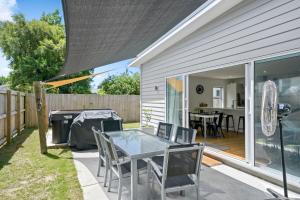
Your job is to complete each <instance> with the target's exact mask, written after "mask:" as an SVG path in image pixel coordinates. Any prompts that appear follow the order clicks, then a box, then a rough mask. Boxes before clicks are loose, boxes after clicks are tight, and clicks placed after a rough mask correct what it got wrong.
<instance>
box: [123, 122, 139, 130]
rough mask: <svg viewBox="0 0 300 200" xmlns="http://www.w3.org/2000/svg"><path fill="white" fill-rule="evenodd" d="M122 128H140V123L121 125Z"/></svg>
mask: <svg viewBox="0 0 300 200" xmlns="http://www.w3.org/2000/svg"><path fill="white" fill-rule="evenodd" d="M123 128H124V129H130V128H140V122H130V123H124V124H123Z"/></svg>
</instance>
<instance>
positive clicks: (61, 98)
mask: <svg viewBox="0 0 300 200" xmlns="http://www.w3.org/2000/svg"><path fill="white" fill-rule="evenodd" d="M46 99H47V100H46V101H47V109H48V111H51V110H82V109H103V108H111V109H113V110H115V111H116V112H117V113H118V114H119V115H120V116H121V117H122V118H123V120H124V122H136V121H139V120H140V96H139V95H105V96H100V95H97V94H47V95H46ZM26 126H27V127H35V126H37V117H36V110H35V101H34V95H33V94H26Z"/></svg>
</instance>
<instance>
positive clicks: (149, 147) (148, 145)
mask: <svg viewBox="0 0 300 200" xmlns="http://www.w3.org/2000/svg"><path fill="white" fill-rule="evenodd" d="M106 134H107V135H109V136H110V137H111V138H112V140H113V142H114V144H115V145H116V146H118V147H119V148H120V149H122V150H123V151H124V152H125V153H126V154H127V155H128V156H129V157H130V158H132V159H142V158H149V157H153V156H156V155H160V154H163V153H164V151H165V149H166V148H167V147H168V146H169V145H172V144H175V143H173V142H171V141H168V140H165V139H162V138H159V137H157V136H155V135H150V134H148V133H145V132H143V131H141V130H138V129H132V130H124V131H113V132H107V133H106Z"/></svg>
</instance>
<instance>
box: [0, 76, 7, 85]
mask: <svg viewBox="0 0 300 200" xmlns="http://www.w3.org/2000/svg"><path fill="white" fill-rule="evenodd" d="M8 81H9V80H8V78H7V77H4V76H0V85H6V84H7V83H8Z"/></svg>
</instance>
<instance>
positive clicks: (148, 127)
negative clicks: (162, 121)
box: [142, 109, 154, 134]
mask: <svg viewBox="0 0 300 200" xmlns="http://www.w3.org/2000/svg"><path fill="white" fill-rule="evenodd" d="M142 114H143V115H144V118H145V122H146V124H145V125H143V126H142V130H143V131H145V132H147V133H150V134H153V133H154V127H153V126H152V125H150V124H149V123H150V121H151V118H152V110H151V109H143V113H142Z"/></svg>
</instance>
